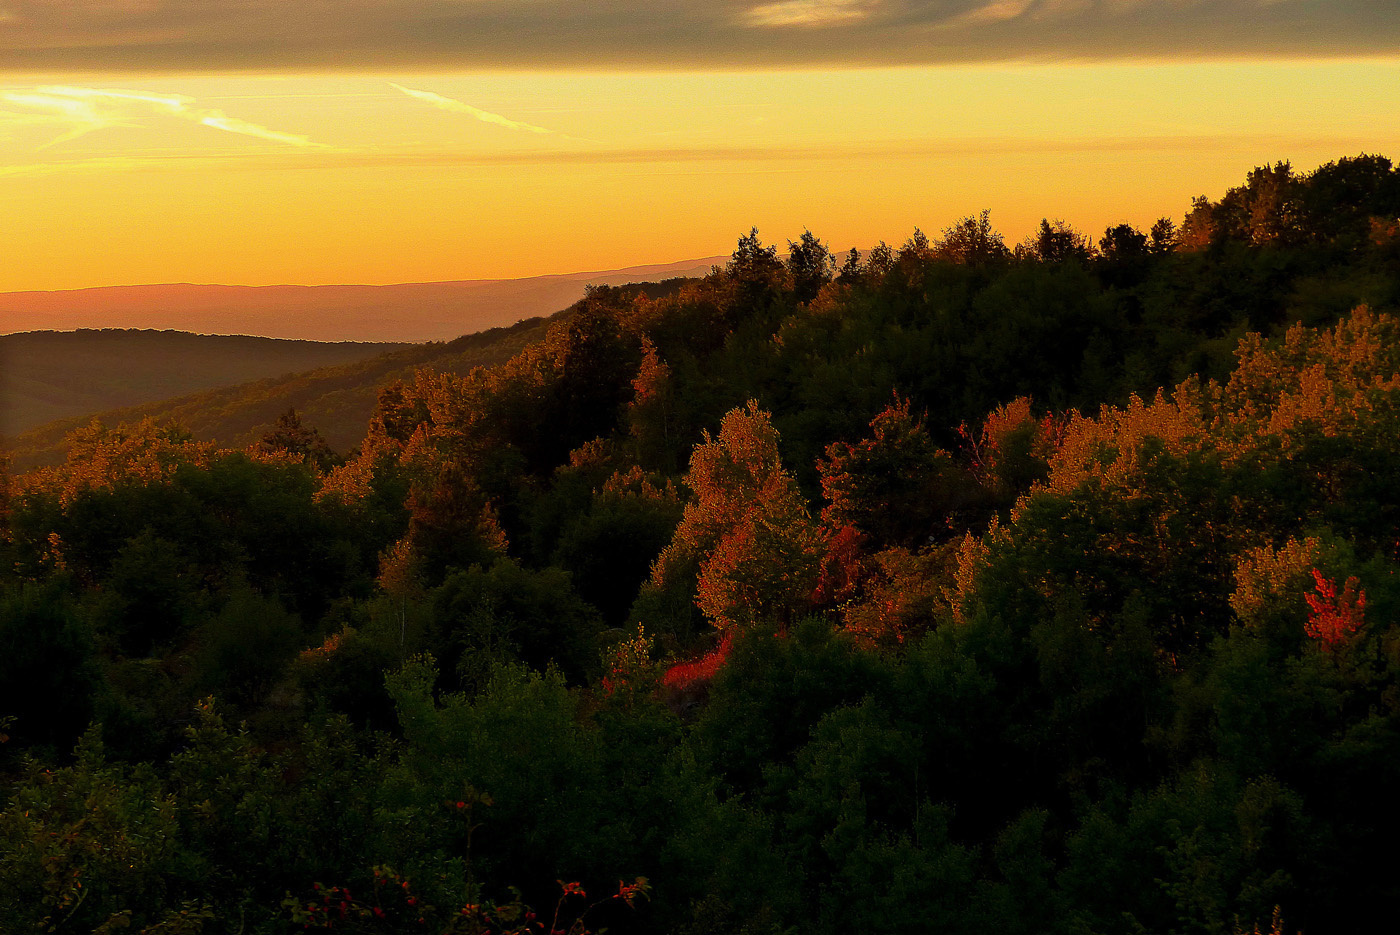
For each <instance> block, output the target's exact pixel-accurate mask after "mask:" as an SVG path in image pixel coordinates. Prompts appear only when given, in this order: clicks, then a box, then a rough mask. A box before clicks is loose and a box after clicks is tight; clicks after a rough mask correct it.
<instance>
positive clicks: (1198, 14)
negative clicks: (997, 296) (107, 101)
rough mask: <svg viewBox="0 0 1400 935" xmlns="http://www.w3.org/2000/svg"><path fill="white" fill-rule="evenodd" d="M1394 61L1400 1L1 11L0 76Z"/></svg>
mask: <svg viewBox="0 0 1400 935" xmlns="http://www.w3.org/2000/svg"><path fill="white" fill-rule="evenodd" d="M1397 53H1400V0H590V2H586V3H580V2H578V0H300V2H298V3H295V4H289V3H287V2H286V0H121V2H113V0H0V69H3V70H7V71H11V72H15V71H53V70H63V71H83V72H97V71H123V70H125V71H142V72H151V71H209V70H229V71H262V70H326V71H339V70H362V69H365V68H376V69H400V68H401V69H410V68H412V69H421V68H528V69H553V68H560V69H579V68H606V69H615V68H641V69H651V68H674V69H681V68H729V67H740V68H747V67H759V66H761V67H804V66H815V67H830V66H841V65H845V66H855V65H899V64H937V63H967V62H979V61H986V62H991V61H1042V62H1043V61H1067V60H1068V61H1072V60H1086V61H1087V60H1108V59H1173V60H1180V59H1212V58H1297V57H1303V58H1315V57H1327V58H1330V57H1360V56H1392V55H1396V54H1397Z"/></svg>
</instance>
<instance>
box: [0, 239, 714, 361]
mask: <svg viewBox="0 0 1400 935" xmlns="http://www.w3.org/2000/svg"><path fill="white" fill-rule="evenodd" d="M727 259H728V258H727V257H707V258H703V259H695V260H682V261H679V262H676V263H661V264H653V265H648V266H632V267H628V268H626V269H620V270H608V271H604V272H588V273H566V274H562V275H556V276H534V277H530V278H528V279H480V280H466V281H460V282H430V283H403V284H399V285H390V286H361V285H346V286H214V285H189V284H175V285H157V286H109V287H103V288H97V289H77V290H71V291H59V292H9V293H4V294H0V333H14V332H21V331H68V330H73V329H77V328H153V329H176V330H180V331H190V332H196V333H200V334H247V335H259V336H262V337H269V338H290V339H298V340H308V341H375V342H414V343H416V342H422V341H447V340H451V339H453V338H456V337H459V336H461V335H463V334H470V333H472V332H476V331H481V330H483V329H486V328H495V327H501V326H505V325H510V324H514V323H515V322H517V321H520V320H522V319H525V318H531V317H534V316H537V315H548V314H551V313H553V312H557V311H559V310H560V309H562V308H566V307H568V306H569V305H571V304H573V303H574V302H576V301H578V300H579V299H580V298H582V297H583V294H584V290H585V287H586V286H588V285H621V284H623V283H628V282H649V281H657V280H662V279H671V278H676V277H683V276H702V275H704V274H706V273H708V272H709V271H710V268H711V267H712V266H713V265H715V264H722V263H724V262H725V261H726V260H727Z"/></svg>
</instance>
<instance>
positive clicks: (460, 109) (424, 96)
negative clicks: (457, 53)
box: [389, 81, 554, 133]
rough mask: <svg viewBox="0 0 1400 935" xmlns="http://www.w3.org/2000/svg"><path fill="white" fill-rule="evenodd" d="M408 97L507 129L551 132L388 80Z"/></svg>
mask: <svg viewBox="0 0 1400 935" xmlns="http://www.w3.org/2000/svg"><path fill="white" fill-rule="evenodd" d="M389 84H390V85H392V86H393V87H395V88H398V89H399V90H400V91H402V92H403V93H405V94H407V95H408V96H409V97H416V98H418V100H420V101H423V102H425V103H428V104H431V105H432V106H434V107H436V108H438V109H439V110H447V111H451V112H452V113H454V114H468V115H470V116H472V117H475V118H476V119H477V120H480V121H481V122H482V123H494V124H496V126H498V127H505V128H506V129H508V130H523V131H525V132H526V133H553V132H554V131H553V130H546V129H545V128H544V127H537V126H535V125H534V124H532V123H521V122H520V121H519V120H511V119H510V118H509V117H502V116H501V115H500V114H493V113H491V112H490V111H489V110H482V109H481V108H480V107H473V106H472V105H470V104H464V103H462V102H461V101H454V100H453V99H452V98H450V97H443V96H442V95H441V94H434V93H433V92H432V91H415V90H414V89H413V88H405V87H404V86H403V85H401V84H394V83H393V82H392V81H391V82H389Z"/></svg>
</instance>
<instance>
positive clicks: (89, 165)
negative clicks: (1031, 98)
mask: <svg viewBox="0 0 1400 935" xmlns="http://www.w3.org/2000/svg"><path fill="white" fill-rule="evenodd" d="M1370 142H1371V139H1370V138H1369V137H1364V136H1350V135H1310V134H1306V133H1297V134H1276V133H1241V134H1228V133H1227V134H1180V135H1172V134H1162V135H1149V136H1092V137H1077V138H1072V139H1059V140H1047V139H1038V138H1021V137H1007V136H982V137H972V138H966V139H956V140H897V141H890V142H885V143H848V144H835V143H833V144H825V145H814V146H720V147H706V148H696V147H679V148H664V147H661V148H619V149H605V150H596V151H582V150H536V149H532V150H518V151H514V152H493V153H483V152H475V151H473V152H464V151H458V152H448V151H435V152H402V153H383V152H370V151H349V150H324V151H319V152H316V153H306V154H297V155H295V156H293V155H288V154H284V153H274V152H260V153H246V154H231V153H225V154H220V155H191V154H172V155H140V156H104V157H89V158H70V159H65V160H56V161H48V162H36V163H29V164H21V165H8V166H5V165H0V178H5V177H36V176H54V175H64V174H69V173H106V172H126V171H144V170H152V169H156V170H170V169H178V168H180V167H186V168H199V169H200V170H205V169H210V168H218V169H219V170H221V171H226V170H231V169H246V170H253V171H275V172H283V171H288V170H302V171H312V172H315V171H323V170H331V169H334V170H345V169H364V170H394V171H398V170H404V169H415V170H418V169H434V168H439V169H455V168H463V167H506V168H510V167H517V166H537V165H589V166H606V165H612V166H618V165H677V166H680V165H703V164H715V163H764V164H768V165H770V166H771V165H780V166H781V165H785V166H794V165H797V164H800V163H807V162H831V161H848V160H856V161H861V162H864V161H868V160H871V159H929V158H940V157H951V158H958V159H963V158H967V157H977V158H984V159H985V158H992V157H1005V156H1055V155H1069V156H1081V155H1083V154H1085V153H1159V154H1160V153H1182V152H1187V151H1201V150H1218V151H1236V150H1240V149H1246V150H1257V149H1261V148H1262V149H1267V150H1271V151H1280V152H1283V151H1297V150H1300V149H1325V150H1336V151H1347V150H1359V149H1362V148H1364V147H1365V146H1366V145H1368V144H1369V143H1370Z"/></svg>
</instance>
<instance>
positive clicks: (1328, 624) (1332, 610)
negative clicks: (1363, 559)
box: [1303, 568, 1366, 650]
mask: <svg viewBox="0 0 1400 935" xmlns="http://www.w3.org/2000/svg"><path fill="white" fill-rule="evenodd" d="M1312 576H1313V581H1315V582H1316V586H1315V587H1314V589H1313V590H1314V591H1316V593H1315V594H1309V595H1307V601H1308V622H1307V623H1305V624H1304V625H1303V630H1304V632H1306V633H1307V634H1308V636H1310V637H1311V638H1313V639H1315V640H1317V641H1318V642H1320V643H1321V644H1322V646H1323V647H1324V648H1326V649H1329V650H1330V649H1331V648H1332V647H1333V646H1336V645H1337V644H1338V643H1341V642H1342V641H1343V640H1345V639H1346V638H1347V637H1349V636H1351V634H1353V633H1355V632H1356V631H1357V630H1359V629H1360V628H1361V624H1362V623H1363V622H1364V620H1365V611H1366V592H1365V591H1363V590H1361V589H1360V588H1358V587H1357V581H1356V578H1354V577H1352V578H1347V580H1346V583H1345V584H1343V585H1342V593H1341V594H1338V593H1337V585H1336V583H1335V582H1334V581H1332V580H1331V579H1329V578H1324V577H1323V576H1322V573H1321V572H1320V571H1318V570H1317V569H1316V568H1314V569H1313V570H1312Z"/></svg>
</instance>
